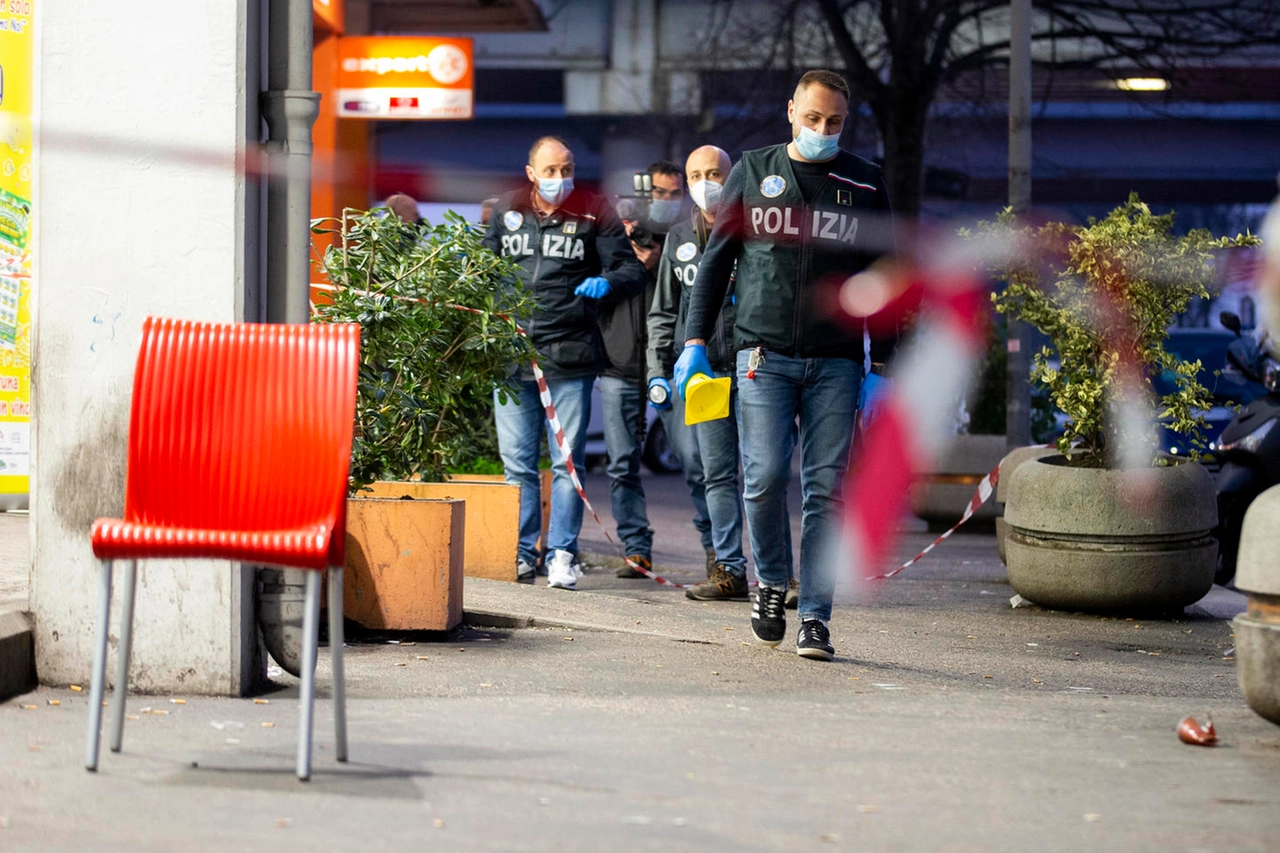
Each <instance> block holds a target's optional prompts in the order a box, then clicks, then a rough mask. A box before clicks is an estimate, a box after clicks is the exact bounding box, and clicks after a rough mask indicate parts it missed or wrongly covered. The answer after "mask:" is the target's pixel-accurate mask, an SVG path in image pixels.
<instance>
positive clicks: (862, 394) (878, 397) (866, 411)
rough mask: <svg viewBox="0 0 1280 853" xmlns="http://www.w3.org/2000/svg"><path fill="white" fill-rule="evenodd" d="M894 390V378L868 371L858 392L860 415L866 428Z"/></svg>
mask: <svg viewBox="0 0 1280 853" xmlns="http://www.w3.org/2000/svg"><path fill="white" fill-rule="evenodd" d="M892 392H893V380H892V379H886V378H884V377H883V376H881V375H880V374H878V373H868V374H867V375H866V376H864V377H863V378H862V389H861V390H860V391H859V392H858V417H859V418H861V420H862V426H863V428H864V429H865V428H867V427H869V426H871V422H872V421H873V420H875V417H876V413H877V411H878V410H879V409H880V407H881V406H883V405H884V401H885V400H886V399H888V397H889V395H890V394H891V393H892Z"/></svg>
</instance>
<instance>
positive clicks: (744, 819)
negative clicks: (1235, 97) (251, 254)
mask: <svg viewBox="0 0 1280 853" xmlns="http://www.w3.org/2000/svg"><path fill="white" fill-rule="evenodd" d="M679 484H680V480H679V478H657V477H649V478H647V485H650V486H651V489H652V492H653V494H654V496H655V497H654V501H655V511H654V517H655V521H656V525H657V527H658V530H659V538H658V551H657V555H658V562H659V564H660V565H664V566H665V568H666V570H667V571H669V573H670V574H671V575H672V577H674V578H676V579H696V577H697V575H698V574H699V573H700V572H701V558H702V555H701V551H700V549H699V548H697V541H696V537H694V535H693V534H692V532H691V529H690V531H689V532H681V529H679V528H680V525H681V524H683V525H684V526H685V527H688V525H687V523H685V522H684V521H683V519H685V518H687V514H688V513H687V509H686V507H685V506H684V505H683V504H681V502H680V501H679V500H677V498H679V497H680V492H679V490H678V488H677V486H678V485H679ZM588 490H589V491H590V492H591V493H592V495H593V497H594V496H595V495H596V494H599V495H601V498H600V499H599V500H600V502H601V503H602V504H607V501H605V500H604V497H603V496H604V494H605V492H604V491H603V488H602V483H601V480H600V478H598V477H592V478H590V479H589V482H588ZM673 520H674V521H673ZM596 535H597V534H595V533H594V532H587V533H584V545H586V546H587V547H588V548H589V549H591V550H597V546H598V550H599V551H602V552H604V551H605V548H606V546H607V543H606V542H604V539H603V537H602V536H601V537H600V538H599V540H598V541H597V540H596V539H595V538H593V537H595V536H596ZM930 538H931V537H930V536H928V535H926V534H925V533H923V532H922V531H921V530H918V529H917V530H916V531H914V532H909V533H908V534H907V536H906V541H905V542H904V543H903V546H902V551H903V552H904V553H907V552H912V553H914V550H916V549H918V548H919V547H920V546H921V545H923V544H924V543H926V542H927V541H928V540H929V539H930ZM797 541H798V537H797ZM690 542H691V543H692V544H693V545H694V548H693V549H692V552H690V551H689V549H688V548H687V546H688V544H689V543H690ZM606 553H607V552H606ZM598 562H604V561H603V560H600V561H598ZM581 589H582V591H580V592H577V593H571V592H564V591H558V590H548V589H545V588H543V587H541V586H536V587H529V586H520V585H515V584H502V583H496V582H481V581H475V582H473V581H471V580H469V581H468V585H467V591H466V606H467V608H468V610H470V611H471V612H472V613H473V614H474V615H473V616H472V621H473V623H475V625H477V626H480V627H470V628H468V629H466V630H463V631H460V632H458V633H457V634H455V635H454V636H452V637H450V638H448V639H445V640H437V639H431V638H427V637H399V638H393V639H398V640H400V642H398V643H391V642H386V639H387V638H383V639H382V640H381V641H378V642H372V641H370V642H364V643H359V644H353V645H352V646H351V647H350V648H349V649H348V656H347V664H348V685H349V687H348V690H349V718H350V723H349V725H350V732H351V744H352V747H351V753H352V761H351V762H350V763H349V764H348V765H346V766H340V765H337V764H335V763H334V762H333V761H332V760H331V758H330V756H331V754H332V753H331V746H332V736H331V732H330V730H329V729H328V728H327V726H328V725H329V724H330V719H331V717H330V709H329V705H328V701H327V691H323V692H322V697H323V698H322V701H321V704H320V709H319V712H318V728H317V758H316V775H315V777H314V779H313V781H312V782H311V783H309V784H306V785H303V784H300V783H298V782H297V781H296V780H295V779H294V778H293V776H292V773H291V767H292V754H293V738H294V736H295V731H296V730H295V720H296V708H295V701H294V699H295V697H296V685H295V684H294V683H293V681H292V679H290V678H289V677H288V676H279V677H278V678H277V679H276V680H277V683H278V685H279V686H278V688H277V689H276V690H275V691H274V692H272V693H270V694H267V695H266V696H264V697H261V698H265V699H266V700H267V701H268V703H269V704H265V705H263V704H255V703H254V702H253V700H252V699H226V698H205V697H168V696H135V697H131V698H130V700H129V708H130V712H131V713H133V714H135V715H136V716H137V717H138V719H137V720H135V721H131V722H130V723H129V726H128V728H127V729H126V735H125V752H124V753H122V754H120V755H112V754H106V753H104V756H103V761H102V769H101V771H100V772H99V773H98V774H96V775H91V774H88V773H86V772H85V771H84V770H82V769H81V768H80V756H81V751H82V744H83V742H82V737H83V724H84V713H85V706H84V703H85V699H84V693H76V692H73V691H71V690H69V689H68V688H66V687H44V688H41V689H40V690H39V691H36V692H35V693H32V694H28V695H26V696H23V697H19V698H18V699H15V700H12V701H10V702H8V703H5V704H3V705H0V766H3V767H4V768H5V770H4V772H3V773H0V824H3V828H0V850H5V851H8V850H24V851H25V850H33V851H34V850H38V851H49V850H82V849H94V850H138V849H164V850H169V849H183V850H227V849H234V848H246V849H293V848H302V847H304V846H306V847H310V848H314V849H353V848H359V849H366V850H402V849H408V848H413V849H421V848H427V847H430V848H433V849H442V850H495V851H498V850H501V851H511V850H530V851H542V850H564V851H577V850H582V851H593V852H594V851H599V850H602V849H608V850H661V851H682V850H690V851H692V850H716V851H719V850H735V851H736V850H743V851H753V850H801V849H810V848H814V849H819V850H824V849H833V850H859V851H865V850H870V851H890V850H966V851H967V850H973V851H979V850H983V851H985V850H1010V851H1024V850H1037V851H1077V850H1152V851H1155V850H1159V851H1169V850H1175V851H1201V850H1223V851H1226V850H1231V851H1241V850H1251V851H1252V850H1256V851H1271V850H1276V849H1277V848H1280V842H1277V838H1280V728H1278V727H1276V726H1274V725H1272V724H1270V723H1268V722H1266V721H1265V720H1262V719H1261V718H1259V717H1257V716H1255V715H1254V714H1253V713H1252V712H1251V711H1250V710H1249V709H1248V708H1247V706H1245V704H1244V703H1243V701H1242V700H1241V698H1240V694H1239V691H1238V688H1237V687H1236V682H1235V669H1234V660H1233V658H1232V655H1231V654H1230V652H1231V650H1232V645H1233V641H1232V637H1231V629H1230V624H1229V622H1228V621H1226V619H1225V618H1224V617H1226V616H1228V615H1230V614H1231V613H1233V612H1236V611H1238V610H1239V609H1240V606H1241V604H1240V601H1241V599H1240V597H1239V596H1238V595H1236V594H1234V593H1230V592H1227V591H1225V590H1220V589H1218V590H1215V592H1214V593H1213V594H1212V595H1211V596H1210V597H1209V599H1207V600H1206V601H1205V602H1202V603H1201V604H1198V605H1196V606H1194V607H1192V608H1189V609H1188V610H1187V611H1186V613H1185V614H1183V615H1182V617H1180V618H1178V619H1169V620H1134V621H1129V620H1126V619H1123V618H1104V617H1098V616H1088V615H1082V614H1068V613H1054V612H1049V611H1044V610H1040V609H1039V608H1035V607H1019V608H1016V609H1015V608H1012V607H1010V605H1009V598H1010V596H1011V595H1012V591H1011V590H1010V589H1009V587H1008V585H1007V583H1006V582H1005V580H1004V573H1003V568H1002V566H1001V565H1000V563H999V561H998V560H997V558H996V555H995V548H994V541H993V539H992V537H991V536H989V535H981V534H979V535H965V534H957V535H956V536H955V537H953V538H952V539H951V540H950V541H948V542H947V543H946V544H944V545H943V546H942V547H940V548H939V549H938V550H937V551H935V552H934V554H932V555H930V557H929V558H928V559H926V560H925V561H923V562H921V563H919V564H917V565H916V566H914V567H912V569H910V570H908V571H907V572H905V573H904V574H903V575H901V576H899V577H898V578H895V579H894V580H892V581H889V582H885V583H882V584H880V585H879V586H876V587H871V588H866V589H863V590H862V591H861V593H860V595H859V598H858V599H857V600H856V601H854V602H851V603H848V604H844V605H842V606H840V607H838V608H837V612H836V615H835V617H834V619H833V623H832V631H833V636H834V639H835V642H836V646H837V655H838V656H837V659H836V661H834V662H833V663H830V664H822V663H816V662H811V661H806V660H803V659H800V658H798V657H797V656H796V655H795V654H794V653H793V652H792V651H791V650H790V649H788V648H787V647H786V646H785V645H784V646H781V647H779V649H777V650H769V649H764V648H761V647H759V646H757V645H754V644H752V643H751V642H750V634H749V625H748V607H749V605H747V604H746V603H742V602H736V603H695V602H691V601H688V600H686V599H685V598H684V597H683V595H682V594H681V593H680V591H679V590H675V589H671V588H664V587H659V586H657V585H655V584H652V583H651V582H647V581H621V580H618V579H616V578H614V577H613V575H612V571H610V570H608V569H600V570H592V571H589V572H588V574H587V575H586V577H584V578H583V580H582V582H581ZM495 625H506V626H509V627H484V626H495ZM510 626H516V627H510ZM406 642H411V643H412V645H406ZM320 679H321V684H322V685H324V684H327V680H328V675H327V667H326V666H324V665H323V664H322V667H321V676H320ZM170 698H183V699H185V700H186V701H185V704H181V705H178V704H172V703H170V702H169V701H168V700H169V699H170ZM51 700H56V701H58V702H59V703H60V704H58V705H51V704H49V702H50V701H51ZM26 705H34V706H35V707H34V708H32V709H29V710H28V709H26V708H24V706H26ZM147 708H150V709H151V710H152V711H153V712H154V711H156V710H162V711H169V712H170V713H168V714H165V715H159V714H155V713H144V709H147ZM1186 714H1195V715H1197V716H1199V717H1203V716H1204V715H1206V714H1212V717H1213V721H1214V723H1215V725H1216V727H1217V730H1218V733H1219V736H1220V738H1221V745H1220V746H1218V747H1216V748H1212V749H1210V748H1203V747H1192V746H1187V745H1184V744H1182V743H1181V742H1179V741H1178V739H1177V737H1176V736H1175V734H1174V729H1175V727H1176V725H1177V723H1178V721H1179V720H1180V719H1181V718H1182V717H1183V716H1184V715H1186ZM263 723H271V724H272V726H271V727H265V726H263Z"/></svg>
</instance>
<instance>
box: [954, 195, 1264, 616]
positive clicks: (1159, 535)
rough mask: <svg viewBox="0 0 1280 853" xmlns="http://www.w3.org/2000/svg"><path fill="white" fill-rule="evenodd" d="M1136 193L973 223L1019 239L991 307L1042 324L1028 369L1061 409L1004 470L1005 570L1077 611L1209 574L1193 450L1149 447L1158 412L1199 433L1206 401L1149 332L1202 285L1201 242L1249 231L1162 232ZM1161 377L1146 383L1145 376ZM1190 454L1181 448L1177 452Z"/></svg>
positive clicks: (1202, 585) (1201, 487) (1181, 603)
mask: <svg viewBox="0 0 1280 853" xmlns="http://www.w3.org/2000/svg"><path fill="white" fill-rule="evenodd" d="M1173 221H1174V216H1173V214H1172V213H1170V214H1166V215H1163V216H1156V215H1154V214H1152V212H1151V210H1150V208H1149V207H1148V206H1147V205H1146V204H1143V203H1142V202H1141V201H1140V200H1139V199H1138V197H1137V195H1136V194H1133V195H1130V196H1129V199H1128V201H1127V202H1126V203H1125V204H1123V205H1121V206H1120V207H1118V208H1116V209H1115V210H1114V211H1112V212H1111V213H1110V214H1109V215H1108V216H1106V217H1105V218H1103V219H1101V220H1095V219H1090V220H1089V223H1088V224H1087V225H1085V226H1074V225H1068V224H1066V223H1061V222H1051V223H1048V224H1045V225H1040V226H1023V227H1019V226H1018V225H1017V224H1016V222H1015V221H1014V218H1013V216H1012V214H1011V213H1009V212H1008V211H1006V212H1005V214H1003V215H1002V216H1001V217H1000V219H999V220H998V221H997V222H996V223H982V224H981V225H980V226H979V228H980V230H982V231H985V232H987V233H994V234H999V235H1002V236H1004V237H1007V238H1011V239H1012V240H1013V241H1014V245H1017V246H1018V247H1020V249H1021V250H1022V251H1020V252H1018V253H1016V254H1015V256H1014V259H1013V260H1010V261H1007V262H1004V263H1002V264H1001V266H1000V268H999V269H997V270H996V272H998V273H999V274H1000V275H1001V277H1002V278H1004V280H1005V282H1006V284H1005V288H1004V290H1003V291H1002V292H1000V293H997V294H994V295H993V297H992V298H993V302H994V304H995V307H996V310H997V311H999V312H1001V313H1003V314H1006V315H1009V316H1012V317H1016V318H1018V319H1021V320H1025V321H1026V322H1029V323H1031V324H1032V325H1033V326H1035V327H1036V328H1038V329H1039V330H1040V331H1041V332H1043V333H1044V334H1045V335H1046V336H1047V337H1048V339H1049V343H1050V346H1048V347H1045V348H1043V349H1042V350H1041V351H1040V352H1039V353H1038V354H1036V356H1035V362H1034V368H1033V372H1032V378H1033V379H1034V380H1035V381H1036V382H1037V383H1039V384H1040V385H1042V386H1043V387H1044V388H1046V390H1047V391H1048V394H1049V397H1050V399H1051V400H1052V402H1053V403H1054V405H1055V406H1056V407H1057V408H1058V409H1060V410H1061V411H1062V412H1063V413H1064V414H1065V416H1066V423H1065V427H1064V431H1063V435H1062V437H1061V438H1060V439H1059V440H1058V451H1059V452H1058V453H1056V454H1050V455H1047V456H1041V457H1039V458H1032V459H1030V460H1028V461H1027V462H1024V463H1023V464H1021V465H1019V466H1018V467H1017V468H1016V469H1014V471H1013V472H1012V474H1011V475H1010V478H1009V482H1008V484H1007V485H1008V489H1007V495H1006V497H1007V504H1006V508H1005V521H1006V522H1007V524H1008V531H1009V532H1008V537H1007V541H1006V542H1005V552H1006V557H1007V565H1008V569H1009V582H1010V584H1011V585H1012V586H1013V588H1014V590H1015V591H1016V592H1018V593H1019V594H1020V595H1022V596H1023V597H1024V598H1026V599H1028V600H1030V601H1032V602H1035V603H1037V604H1040V605H1043V606H1046V607H1052V608H1059V609H1070V610H1087V611H1117V610H1125V611H1173V610H1178V609H1181V608H1183V607H1185V606H1186V605H1188V604H1191V603H1193V602H1194V601H1197V600H1198V599H1199V598H1201V597H1202V596H1203V595H1204V594H1205V593H1206V592H1208V590H1209V588H1210V587H1211V586H1212V584H1213V573H1214V567H1215V561H1216V553H1217V546H1216V543H1215V542H1214V540H1213V538H1212V537H1211V536H1210V530H1211V529H1212V528H1213V526H1214V524H1215V523H1216V514H1217V512H1216V507H1215V503H1214V494H1213V481H1212V478H1211V477H1210V475H1209V474H1208V472H1207V471H1206V470H1205V469H1204V468H1203V467H1202V466H1200V465H1199V464H1196V462H1195V460H1194V459H1190V460H1188V459H1178V458H1171V457H1169V456H1167V455H1163V454H1161V453H1159V452H1158V436H1159V429H1158V428H1157V427H1155V426H1154V425H1153V424H1152V422H1151V419H1150V418H1147V419H1143V418H1141V417H1137V418H1135V417H1134V416H1133V414H1134V412H1137V411H1141V408H1142V407H1143V406H1144V405H1146V406H1147V407H1148V408H1149V411H1151V412H1152V413H1153V414H1154V416H1155V417H1157V418H1159V419H1160V421H1161V423H1162V424H1163V426H1164V428H1167V429H1170V430H1173V431H1175V432H1177V433H1180V434H1182V435H1185V436H1187V437H1188V439H1189V444H1190V446H1191V447H1193V448H1196V447H1201V448H1202V447H1203V446H1204V442H1203V439H1202V438H1201V437H1200V431H1201V429H1202V428H1203V425H1204V418H1203V414H1202V413H1203V411H1205V410H1207V409H1208V408H1209V407H1210V406H1211V405H1212V400H1211V397H1210V394H1209V392H1208V391H1207V390H1206V389H1205V388H1204V386H1203V385H1201V384H1200V382H1199V381H1198V379H1197V373H1198V371H1199V369H1200V364H1199V363H1198V362H1191V363H1189V362H1186V361H1183V360H1181V359H1179V358H1178V357H1177V356H1176V355H1174V354H1173V353H1171V352H1170V351H1169V350H1167V349H1166V348H1165V345H1164V344H1165V340H1166V338H1167V334H1168V332H1167V329H1168V327H1169V325H1170V324H1171V323H1172V322H1173V320H1174V318H1175V316H1176V315H1177V314H1178V313H1180V312H1181V311H1183V310H1185V309H1186V307H1187V305H1188V303H1189V302H1190V301H1191V299H1192V298H1193V297H1196V296H1200V297H1202V298H1207V297H1208V295H1209V293H1208V288H1209V286H1210V284H1211V283H1212V282H1213V278H1214V271H1213V258H1214V252H1215V250H1218V249H1221V248H1225V247H1228V246H1240V245H1248V244H1250V243H1253V242H1255V240H1256V238H1254V237H1252V236H1249V235H1238V236H1236V237H1234V238H1225V237H1224V238H1214V237H1212V236H1211V235H1210V234H1209V233H1208V232H1207V231H1203V230H1193V231H1190V232H1188V233H1187V234H1185V235H1183V236H1174V234H1173V233H1172V227H1173ZM1157 372H1160V373H1162V374H1163V375H1164V379H1165V380H1166V382H1167V383H1168V384H1169V386H1170V387H1171V388H1172V391H1171V392H1170V393H1167V394H1164V395H1160V396H1159V397H1158V398H1157V397H1156V395H1154V393H1153V391H1152V382H1151V379H1152V376H1153V375H1154V374H1156V373H1157ZM1193 455H1194V453H1193Z"/></svg>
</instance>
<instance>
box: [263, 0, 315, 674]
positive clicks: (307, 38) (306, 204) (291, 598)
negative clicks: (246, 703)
mask: <svg viewBox="0 0 1280 853" xmlns="http://www.w3.org/2000/svg"><path fill="white" fill-rule="evenodd" d="M268 6H269V12H268V21H267V91H265V92H263V93H262V116H263V118H265V119H266V122H267V143H266V159H267V174H268V176H269V177H268V183H267V239H266V245H267V287H266V292H267V312H266V316H267V322H269V323H306V322H307V321H308V319H309V316H310V312H311V309H310V299H311V273H310V251H311V126H312V124H314V123H315V120H316V116H317V115H319V112H320V94H319V93H318V92H313V91H312V90H311V27H312V23H311V15H312V10H311V6H312V0H268ZM305 577H306V573H305V572H303V571H300V570H282V569H267V568H263V569H259V570H258V583H259V588H258V602H257V604H258V625H259V626H260V627H261V629H262V638H263V642H264V643H265V644H266V646H267V651H269V652H270V653H271V656H272V657H273V658H275V660H276V662H277V663H279V664H280V666H281V667H283V668H284V669H285V670H287V671H288V672H290V673H292V674H293V675H300V674H301V671H302V612H303V600H304V598H305V596H304V593H303V586H304V582H305Z"/></svg>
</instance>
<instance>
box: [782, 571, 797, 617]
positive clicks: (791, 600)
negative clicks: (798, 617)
mask: <svg viewBox="0 0 1280 853" xmlns="http://www.w3.org/2000/svg"><path fill="white" fill-rule="evenodd" d="M782 606H783V607H785V608H786V609H787V610H795V609H796V608H797V607H799V606H800V581H798V580H796V579H795V578H792V579H791V580H789V581H787V597H786V598H785V599H783V602H782Z"/></svg>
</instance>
